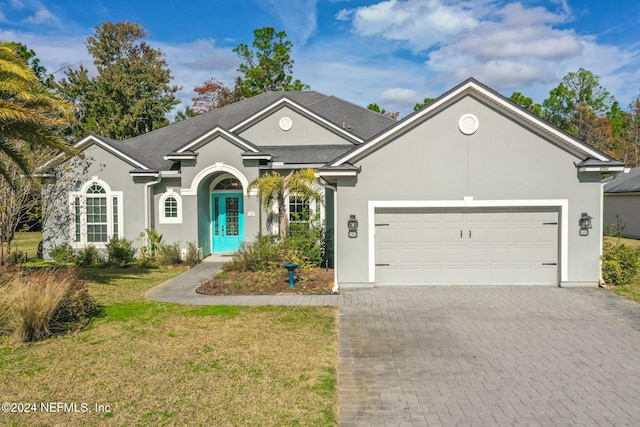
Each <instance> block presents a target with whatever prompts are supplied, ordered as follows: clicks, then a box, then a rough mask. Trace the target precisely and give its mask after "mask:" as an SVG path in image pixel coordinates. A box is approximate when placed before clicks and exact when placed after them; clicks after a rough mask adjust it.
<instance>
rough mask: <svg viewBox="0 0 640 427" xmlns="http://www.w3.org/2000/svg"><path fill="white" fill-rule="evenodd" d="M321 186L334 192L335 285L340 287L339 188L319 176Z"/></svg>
mask: <svg viewBox="0 0 640 427" xmlns="http://www.w3.org/2000/svg"><path fill="white" fill-rule="evenodd" d="M318 184H320V186H322V187H325V188H329V189H331V190H333V284H334V286H340V285H338V233H337V220H338V186H337V185H335V186H334V185H331V184H329V183H328V182H327V181H326V180H325V179H324V178H321V177H319V176H318Z"/></svg>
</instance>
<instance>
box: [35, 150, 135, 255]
mask: <svg viewBox="0 0 640 427" xmlns="http://www.w3.org/2000/svg"><path fill="white" fill-rule="evenodd" d="M83 156H84V157H85V158H86V160H87V161H88V162H90V163H89V167H88V168H87V169H86V171H83V168H81V167H76V168H74V170H73V172H70V173H69V176H68V178H65V182H67V181H68V180H69V179H72V180H73V184H72V185H66V184H63V182H62V181H60V182H58V184H56V183H54V184H52V185H53V186H54V187H55V186H56V185H65V190H66V191H64V192H57V191H53V190H51V189H45V193H48V194H55V197H56V198H55V201H53V204H52V209H53V212H51V215H49V216H48V218H47V220H46V222H45V225H44V227H43V235H42V240H43V255H44V257H45V259H49V252H50V251H51V249H53V248H54V247H56V246H59V245H63V244H69V243H70V239H71V236H72V228H71V227H72V226H73V216H72V215H73V213H72V212H71V210H70V205H69V192H70V191H79V190H80V188H81V187H82V185H83V184H85V183H86V182H88V181H89V180H90V179H91V178H92V177H98V179H100V180H102V181H104V182H106V183H107V184H108V185H109V187H110V188H111V190H112V191H122V196H123V198H122V202H123V214H124V216H125V220H124V221H123V224H122V226H123V228H122V230H121V232H122V235H123V237H125V238H127V239H129V240H132V241H134V242H135V241H136V238H137V237H138V234H139V233H140V232H142V231H144V191H143V190H144V185H143V184H136V183H134V182H133V180H132V179H131V176H130V175H129V173H128V172H129V171H130V170H131V169H133V166H131V165H130V164H128V163H127V162H125V161H124V160H121V159H120V158H118V157H116V156H114V155H113V154H111V153H109V152H107V151H105V150H104V149H102V148H101V147H99V146H97V145H92V146H90V147H89V148H87V149H86V150H84V152H83ZM79 162H81V161H80V160H75V159H72V160H70V161H69V162H67V163H66V164H63V165H61V166H59V167H60V168H64V167H66V166H67V165H73V164H76V163H79ZM96 246H100V244H96Z"/></svg>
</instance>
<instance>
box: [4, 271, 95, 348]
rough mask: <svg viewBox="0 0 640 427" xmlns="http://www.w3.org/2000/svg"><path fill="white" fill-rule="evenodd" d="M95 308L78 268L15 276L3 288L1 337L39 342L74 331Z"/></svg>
mask: <svg viewBox="0 0 640 427" xmlns="http://www.w3.org/2000/svg"><path fill="white" fill-rule="evenodd" d="M94 309H95V305H94V303H93V300H92V299H91V297H90V295H89V293H88V291H87V288H86V286H85V285H84V283H82V282H81V281H80V280H79V279H78V277H77V274H76V271H75V269H54V270H40V271H35V272H32V273H25V274H16V275H15V277H14V278H13V280H11V281H10V282H9V283H8V284H6V285H4V286H2V287H1V288H0V335H9V336H11V337H12V338H13V339H14V340H15V341H19V342H30V341H36V340H39V339H42V338H46V337H48V336H51V335H53V334H55V333H59V332H64V331H68V330H71V329H73V328H74V327H76V326H78V325H80V324H82V322H83V321H84V320H87V319H88V318H89V316H90V314H91V313H92V311H93V310H94Z"/></svg>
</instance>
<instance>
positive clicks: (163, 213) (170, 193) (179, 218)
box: [158, 188, 182, 224]
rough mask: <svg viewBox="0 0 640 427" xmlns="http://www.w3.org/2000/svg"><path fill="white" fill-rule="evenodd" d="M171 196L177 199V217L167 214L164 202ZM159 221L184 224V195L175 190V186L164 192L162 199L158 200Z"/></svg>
mask: <svg viewBox="0 0 640 427" xmlns="http://www.w3.org/2000/svg"><path fill="white" fill-rule="evenodd" d="M169 197H173V198H174V199H176V204H177V208H178V216H177V217H175V218H172V217H168V216H166V211H165V207H164V202H165V201H166V200H167V199H168V198H169ZM158 222H159V223H160V224H182V197H180V195H179V194H178V193H176V192H175V191H173V188H169V189H168V190H167V192H166V193H163V194H162V196H160V201H159V202H158Z"/></svg>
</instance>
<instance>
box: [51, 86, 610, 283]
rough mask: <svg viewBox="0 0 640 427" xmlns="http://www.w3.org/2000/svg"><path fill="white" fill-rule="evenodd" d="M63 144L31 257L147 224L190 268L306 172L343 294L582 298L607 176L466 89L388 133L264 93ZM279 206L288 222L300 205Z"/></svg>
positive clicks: (533, 124)
mask: <svg viewBox="0 0 640 427" xmlns="http://www.w3.org/2000/svg"><path fill="white" fill-rule="evenodd" d="M76 147H77V148H78V150H80V151H81V152H82V153H83V154H84V157H85V158H86V159H90V162H89V164H88V166H86V167H85V168H84V169H83V173H82V174H81V173H80V172H79V168H78V167H71V168H69V167H68V169H72V170H74V171H75V172H74V174H73V177H74V179H73V180H72V185H71V186H70V189H69V191H67V193H66V194H65V195H64V197H63V203H60V204H58V205H57V206H58V209H57V210H56V215H52V216H51V218H52V220H50V221H47V223H46V225H45V229H44V244H45V253H46V252H48V251H50V250H51V248H52V247H54V246H56V245H60V244H65V243H69V244H71V245H72V246H74V247H82V246H84V245H88V244H94V245H96V246H100V245H104V242H105V241H106V240H107V239H108V238H109V237H111V236H123V237H126V238H128V239H131V240H133V239H135V238H136V236H138V234H139V233H140V232H141V231H142V230H144V229H145V228H151V227H154V228H156V229H157V230H158V231H159V232H160V233H161V234H163V235H164V239H165V241H167V242H174V241H180V242H181V243H182V244H186V242H195V243H196V244H197V245H198V247H199V248H201V250H202V252H203V254H204V255H208V254H211V253H216V252H230V251H234V250H236V249H237V248H238V245H239V244H240V242H243V241H248V240H251V239H253V238H254V236H256V235H257V234H258V233H262V232H267V231H268V229H267V228H266V227H267V225H266V224H267V218H266V216H267V215H266V214H264V212H262V210H261V208H260V206H259V198H258V197H257V196H256V195H254V194H250V193H249V192H248V191H247V186H248V183H249V182H251V180H253V179H254V178H256V177H257V176H259V175H260V174H261V173H264V172H265V171H268V170H277V171H280V172H282V173H287V172H288V171H290V170H293V169H298V168H303V167H311V168H315V169H317V171H318V172H317V175H318V179H319V184H320V185H321V186H322V187H323V189H324V195H325V202H324V203H323V204H322V205H321V206H318V209H319V213H320V214H321V217H322V220H323V221H324V223H325V225H326V228H327V229H328V230H330V231H332V232H333V234H334V236H335V238H334V256H335V276H336V281H337V283H339V284H340V286H343V287H348V286H373V285H379V286H383V285H422V284H541V285H596V284H597V283H598V281H599V274H600V270H599V257H600V251H601V246H602V244H601V243H602V242H601V239H602V215H601V208H602V206H601V204H602V184H601V179H602V174H603V173H612V172H613V173H615V172H619V171H621V170H622V169H623V165H622V164H621V163H619V162H617V161H615V160H613V159H612V158H610V157H608V156H607V155H605V154H603V153H602V152H600V151H598V150H596V149H594V148H593V147H590V146H589V145H587V144H585V143H583V142H581V141H579V140H577V139H575V138H574V137H572V136H570V135H568V134H566V133H564V132H562V131H560V130H558V129H557V128H555V127H553V126H551V125H550V124H548V123H546V122H544V121H543V120H541V119H540V118H539V117H537V116H535V115H533V114H531V113H530V112H528V111H526V110H524V109H522V108H521V107H519V106H518V105H516V104H514V103H512V102H510V101H509V100H507V99H506V98H504V97H503V96H501V95H499V94H498V93H496V92H494V91H493V90H491V89H489V88H488V87H486V86H484V85H482V84H481V83H479V82H477V81H476V80H474V79H469V80H467V81H465V82H463V83H461V84H460V85H458V86H457V87H455V88H453V89H452V90H450V91H449V92H447V93H445V94H444V95H442V96H441V97H439V98H437V99H436V100H434V101H433V102H431V103H430V104H428V105H427V106H425V107H424V108H422V109H421V110H419V111H417V112H414V113H413V114H411V115H409V116H408V117H406V118H404V119H402V120H400V121H397V122H396V121H394V120H391V119H389V118H386V117H384V116H382V115H379V114H377V113H374V112H371V111H369V110H366V109H364V108H361V107H358V106H356V105H353V104H350V103H348V102H346V101H343V100H341V99H339V98H336V97H332V96H326V95H323V94H320V93H318V92H313V91H308V92H272V93H266V94H263V95H260V96H257V97H255V98H251V99H247V100H244V101H241V102H238V103H235V104H232V105H229V106H227V107H224V108H222V109H219V110H216V111H213V112H210V113H207V114H203V115H201V116H198V117H195V118H192V119H190V120H187V121H184V122H180V123H176V124H173V125H170V126H168V127H166V128H162V129H158V130H156V131H154V132H151V133H148V134H145V135H141V136H138V137H136V138H133V139H130V140H127V141H123V142H119V141H114V140H110V139H107V138H103V137H100V136H97V135H90V136H88V137H86V138H84V139H83V140H81V141H79V142H78V143H77V144H76ZM59 187H60V186H59ZM292 199H294V200H289V202H288V203H289V207H290V209H291V210H296V209H297V206H296V204H300V203H305V202H304V201H301V200H295V198H292ZM56 218H57V219H56Z"/></svg>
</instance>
